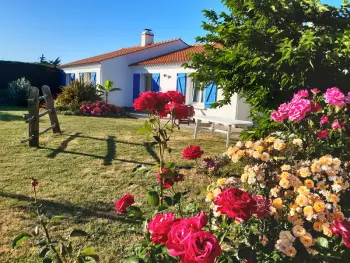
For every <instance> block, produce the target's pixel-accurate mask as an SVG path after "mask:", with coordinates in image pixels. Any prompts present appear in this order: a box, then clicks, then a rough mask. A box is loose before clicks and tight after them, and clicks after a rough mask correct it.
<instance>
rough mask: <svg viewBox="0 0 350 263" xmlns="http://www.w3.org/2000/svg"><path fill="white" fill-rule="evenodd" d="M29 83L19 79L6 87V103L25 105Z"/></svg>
mask: <svg viewBox="0 0 350 263" xmlns="http://www.w3.org/2000/svg"><path fill="white" fill-rule="evenodd" d="M30 86H31V85H30V82H29V80H27V79H26V78H19V79H17V80H15V81H12V82H10V83H9V85H8V87H7V101H8V103H9V104H11V105H18V106H25V105H27V98H28V90H29V88H30Z"/></svg>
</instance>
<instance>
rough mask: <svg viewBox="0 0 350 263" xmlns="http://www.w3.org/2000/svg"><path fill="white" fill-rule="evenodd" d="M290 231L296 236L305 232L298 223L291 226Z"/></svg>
mask: <svg viewBox="0 0 350 263" xmlns="http://www.w3.org/2000/svg"><path fill="white" fill-rule="evenodd" d="M292 232H293V235H294V236H296V237H301V236H304V235H305V234H306V230H305V228H303V227H302V226H300V225H296V226H293V228H292Z"/></svg>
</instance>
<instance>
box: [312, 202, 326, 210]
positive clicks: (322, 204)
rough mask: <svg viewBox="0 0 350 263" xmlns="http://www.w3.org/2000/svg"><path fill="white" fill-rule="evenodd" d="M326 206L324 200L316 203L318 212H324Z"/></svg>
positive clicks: (315, 206) (315, 207)
mask: <svg viewBox="0 0 350 263" xmlns="http://www.w3.org/2000/svg"><path fill="white" fill-rule="evenodd" d="M325 208H326V204H325V203H324V202H323V201H316V202H315V203H314V209H315V211H316V212H317V213H320V212H323V211H324V210H325Z"/></svg>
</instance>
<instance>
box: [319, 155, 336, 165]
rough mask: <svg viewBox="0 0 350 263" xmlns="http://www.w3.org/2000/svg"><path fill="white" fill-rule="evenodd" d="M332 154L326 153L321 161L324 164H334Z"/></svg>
mask: <svg viewBox="0 0 350 263" xmlns="http://www.w3.org/2000/svg"><path fill="white" fill-rule="evenodd" d="M332 161H333V160H332V156H331V155H325V156H322V157H321V158H320V163H321V164H322V165H331V164H332Z"/></svg>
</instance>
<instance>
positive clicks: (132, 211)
mask: <svg viewBox="0 0 350 263" xmlns="http://www.w3.org/2000/svg"><path fill="white" fill-rule="evenodd" d="M126 215H127V217H131V218H135V219H140V218H142V211H141V209H140V208H139V207H137V206H130V207H129V208H128V210H127V213H126Z"/></svg>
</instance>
